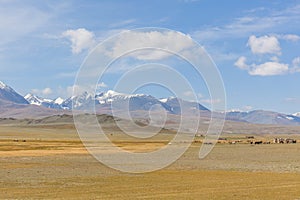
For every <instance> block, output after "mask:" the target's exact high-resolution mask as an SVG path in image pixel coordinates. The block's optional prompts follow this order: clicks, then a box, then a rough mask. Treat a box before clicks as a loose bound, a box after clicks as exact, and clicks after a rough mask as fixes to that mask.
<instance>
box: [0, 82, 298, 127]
mask: <svg viewBox="0 0 300 200" xmlns="http://www.w3.org/2000/svg"><path fill="white" fill-rule="evenodd" d="M124 105H125V106H124ZM126 105H129V107H128V108H129V111H149V110H150V109H153V108H154V109H155V108H156V107H155V106H157V105H158V106H160V108H163V109H164V110H165V111H167V112H168V113H171V114H175V115H180V114H181V113H182V110H184V111H185V112H184V113H187V114H191V115H193V114H194V113H198V112H201V114H204V115H202V116H207V117H210V114H211V112H210V110H209V109H207V108H206V107H204V106H203V105H201V104H199V103H197V102H189V101H185V100H182V99H180V98H175V97H169V98H165V99H157V98H155V97H153V96H151V95H146V94H123V93H119V92H115V91H112V90H109V91H107V92H102V93H99V94H96V95H92V94H89V93H88V92H84V93H82V94H80V95H77V96H72V97H70V98H67V99H65V100H64V99H62V98H60V97H58V98H56V99H53V100H52V99H45V98H42V97H38V96H36V95H33V94H27V95H25V96H24V97H22V96H21V95H20V94H18V93H17V92H16V91H15V90H13V89H12V88H11V87H9V86H7V85H5V84H4V83H3V82H1V81H0V116H2V117H11V116H18V117H24V116H33V117H34V116H49V115H51V114H57V113H70V111H68V110H72V108H73V109H75V110H90V109H89V108H91V106H92V108H93V107H94V106H95V108H96V110H97V111H101V110H102V111H105V112H107V113H110V112H111V109H112V107H113V109H117V110H118V111H126V110H124V109H126V107H127V106H126ZM226 119H227V120H233V121H243V122H248V123H256V124H283V125H300V112H298V113H294V114H282V113H277V112H271V111H264V110H254V111H248V112H242V111H238V110H233V111H229V112H226Z"/></svg>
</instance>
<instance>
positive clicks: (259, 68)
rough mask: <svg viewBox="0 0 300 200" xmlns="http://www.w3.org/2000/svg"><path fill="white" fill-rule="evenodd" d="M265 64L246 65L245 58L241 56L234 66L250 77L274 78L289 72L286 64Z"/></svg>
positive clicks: (275, 62) (270, 62) (274, 62)
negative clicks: (244, 71)
mask: <svg viewBox="0 0 300 200" xmlns="http://www.w3.org/2000/svg"><path fill="white" fill-rule="evenodd" d="M273 60H274V61H269V62H265V63H262V64H255V63H253V64H251V65H249V64H246V57H244V56H241V57H240V58H238V60H237V61H236V62H235V63H234V65H235V66H236V67H238V68H240V69H242V70H246V71H248V73H249V74H250V75H255V76H274V75H282V74H286V73H289V72H291V69H289V65H288V64H284V63H280V62H279V61H278V60H276V59H273Z"/></svg>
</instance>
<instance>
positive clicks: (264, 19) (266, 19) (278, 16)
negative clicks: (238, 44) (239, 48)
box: [192, 4, 300, 41]
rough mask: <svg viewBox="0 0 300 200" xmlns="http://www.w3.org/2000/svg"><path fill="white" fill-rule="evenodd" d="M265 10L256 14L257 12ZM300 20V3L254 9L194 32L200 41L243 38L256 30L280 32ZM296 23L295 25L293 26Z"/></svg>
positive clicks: (194, 35)
mask: <svg viewBox="0 0 300 200" xmlns="http://www.w3.org/2000/svg"><path fill="white" fill-rule="evenodd" d="M262 11H263V12H264V13H262V14H263V15H262V14H259V15H257V16H255V14H256V13H257V12H262ZM299 21H300V4H298V5H294V6H291V7H288V8H283V9H280V10H271V9H264V8H263V9H260V8H258V9H253V10H252V11H251V12H246V15H245V16H241V17H239V18H236V19H234V20H233V21H231V22H230V23H228V24H224V25H221V26H217V27H208V28H205V29H201V30H198V31H195V32H193V33H192V36H193V37H195V38H197V39H198V40H199V41H216V40H222V39H224V38H234V39H236V38H243V37H247V36H249V35H250V34H253V33H255V32H261V33H265V32H278V31H282V29H283V28H286V27H287V25H288V26H289V27H291V28H296V27H297V26H295V25H294V24H295V22H299ZM293 25H294V26H293Z"/></svg>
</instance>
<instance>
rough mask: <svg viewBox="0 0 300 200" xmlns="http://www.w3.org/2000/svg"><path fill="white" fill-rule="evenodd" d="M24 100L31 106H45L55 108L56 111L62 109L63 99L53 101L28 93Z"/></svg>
mask: <svg viewBox="0 0 300 200" xmlns="http://www.w3.org/2000/svg"><path fill="white" fill-rule="evenodd" d="M24 98H25V99H26V100H27V101H28V103H30V104H31V105H37V106H43V107H46V108H55V109H60V108H61V104H62V102H63V99H61V98H60V97H59V98H57V99H54V100H51V99H44V98H42V97H38V96H36V95H33V94H31V93H28V94H27V95H25V96H24Z"/></svg>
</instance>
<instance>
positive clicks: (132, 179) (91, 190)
mask: <svg viewBox="0 0 300 200" xmlns="http://www.w3.org/2000/svg"><path fill="white" fill-rule="evenodd" d="M108 130H109V129H108ZM111 131H112V132H113V133H114V134H113V135H112V136H110V137H111V139H112V140H113V141H114V142H115V143H116V144H117V145H118V146H120V147H122V148H124V149H126V150H129V151H135V152H147V151H152V150H154V149H157V148H159V147H161V146H163V145H165V144H166V141H167V140H168V139H169V138H170V135H171V133H168V132H165V133H162V134H161V136H158V137H157V138H155V140H153V141H151V142H149V141H147V142H145V141H138V140H137V141H132V142H129V141H128V140H126V138H125V139H124V137H122V136H121V135H120V134H118V133H117V131H116V130H115V129H113V128H112V130H111ZM0 133H1V134H0V162H1V165H0V169H1V170H0V199H292V200H295V199H300V144H299V143H297V144H263V145H250V144H234V145H230V144H217V145H216V147H215V148H214V149H213V151H212V152H211V153H210V154H209V155H208V156H207V157H206V158H205V159H203V160H199V159H198V153H199V148H200V146H201V143H193V144H192V145H191V147H190V148H189V150H188V151H187V152H186V153H185V154H184V155H183V156H182V157H181V158H180V159H179V160H177V161H176V162H175V163H174V164H172V165H171V166H169V167H167V168H165V169H162V170H159V171H156V172H151V173H145V174H128V173H122V172H118V171H115V170H113V169H110V168H108V167H106V166H104V165H102V164H101V163H99V162H98V161H97V160H96V159H95V158H93V157H92V156H91V155H89V154H88V153H87V151H86V150H85V148H84V146H83V145H82V143H81V142H80V140H79V138H78V136H77V134H76V130H75V129H74V127H72V126H70V125H59V126H49V125H42V126H25V125H24V126H12V125H10V126H6V125H2V126H0ZM282 136H285V137H291V135H282ZM222 137H226V138H228V140H238V139H241V138H244V137H245V136H244V135H236V134H227V135H226V134H225V135H223V136H222ZM256 137H257V138H258V139H266V140H269V139H271V138H272V137H273V136H272V135H260V136H256ZM292 137H297V139H299V136H298V135H292Z"/></svg>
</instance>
